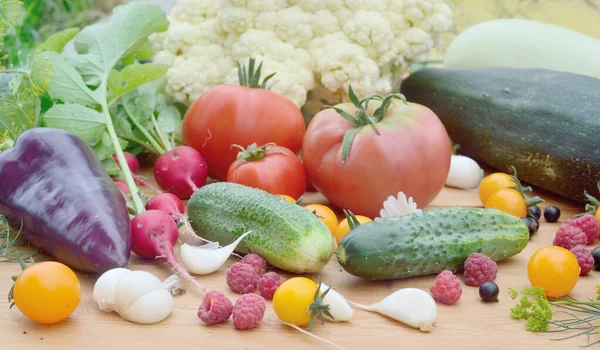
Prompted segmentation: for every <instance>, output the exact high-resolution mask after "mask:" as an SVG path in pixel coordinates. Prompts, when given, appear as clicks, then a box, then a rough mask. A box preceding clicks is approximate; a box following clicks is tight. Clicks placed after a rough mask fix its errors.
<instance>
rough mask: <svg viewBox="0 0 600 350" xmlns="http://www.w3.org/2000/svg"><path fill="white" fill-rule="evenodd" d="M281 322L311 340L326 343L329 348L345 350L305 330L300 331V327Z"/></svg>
mask: <svg viewBox="0 0 600 350" xmlns="http://www.w3.org/2000/svg"><path fill="white" fill-rule="evenodd" d="M281 322H282V323H283V324H285V325H287V326H290V327H292V328H294V329H295V330H297V331H299V332H301V333H304V334H306V335H308V336H309V337H311V338H314V339H317V340H320V341H322V342H324V343H327V344H329V345H331V346H333V347H335V348H336V349H340V350H345V349H344V348H343V347H341V346H339V345H337V344H336V343H334V342H331V341H329V340H327V339H324V338H321V337H319V336H318V335H315V334H312V333H311V332H309V331H306V330H304V329H302V328H300V327H298V326H296V325H295V324H291V323H287V322H283V321H281Z"/></svg>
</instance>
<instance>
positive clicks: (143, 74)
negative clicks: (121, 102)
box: [108, 63, 169, 101]
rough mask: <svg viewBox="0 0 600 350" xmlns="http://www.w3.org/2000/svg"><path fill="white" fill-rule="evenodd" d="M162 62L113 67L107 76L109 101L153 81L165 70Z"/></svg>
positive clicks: (166, 67)
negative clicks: (117, 68) (121, 67)
mask: <svg viewBox="0 0 600 350" xmlns="http://www.w3.org/2000/svg"><path fill="white" fill-rule="evenodd" d="M168 68H169V67H168V66H167V65H164V64H155V63H147V64H138V63H135V64H132V65H129V66H126V67H125V68H123V70H121V71H117V70H115V69H113V70H112V71H111V73H110V75H109V77H108V90H109V98H108V99H109V101H114V100H115V99H117V98H118V97H120V96H122V95H123V94H125V93H127V92H129V91H131V90H133V89H135V88H137V87H139V86H141V85H144V84H146V83H148V82H150V81H154V80H156V79H158V78H160V77H162V76H163V75H165V73H166V72H167V69H168Z"/></svg>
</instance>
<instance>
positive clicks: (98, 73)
mask: <svg viewBox="0 0 600 350" xmlns="http://www.w3.org/2000/svg"><path fill="white" fill-rule="evenodd" d="M168 27H169V21H168V20H167V16H166V14H165V12H164V11H163V10H162V9H161V8H160V6H158V5H154V4H146V3H143V2H131V3H129V4H127V5H121V6H117V7H115V9H114V10H113V15H112V17H111V19H110V20H109V21H108V22H107V23H99V24H94V25H91V26H88V27H86V28H84V29H83V30H82V31H81V32H79V34H77V36H75V43H74V44H75V49H76V50H77V53H79V56H78V57H77V59H75V60H74V62H75V64H76V65H77V70H78V71H79V72H80V73H81V74H82V76H83V77H84V79H85V81H86V83H88V84H91V85H96V84H98V83H100V82H102V81H104V80H105V79H106V77H107V76H108V74H109V73H110V72H111V71H112V69H113V68H114V66H115V65H116V64H117V63H118V62H119V61H120V60H121V59H122V58H123V56H126V55H129V56H131V55H132V51H139V48H140V47H144V44H141V43H143V42H144V41H147V40H148V36H150V35H151V34H153V33H156V32H163V31H165V30H167V28H168Z"/></svg>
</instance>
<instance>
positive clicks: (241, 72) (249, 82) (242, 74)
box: [237, 58, 276, 90]
mask: <svg viewBox="0 0 600 350" xmlns="http://www.w3.org/2000/svg"><path fill="white" fill-rule="evenodd" d="M255 65H256V59H255V58H250V60H249V61H248V69H246V66H245V65H243V64H240V62H239V61H238V62H237V66H238V80H239V83H240V85H241V86H245V87H249V88H251V89H264V90H269V89H270V88H271V87H272V86H273V84H274V83H271V85H269V86H268V87H267V82H268V81H269V80H270V79H271V78H273V76H275V74H276V73H272V74H270V75H268V76H267V77H266V78H264V79H263V81H262V82H261V81H260V74H261V71H262V65H263V63H262V61H261V62H260V64H259V65H258V67H257V68H256V69H254V67H255Z"/></svg>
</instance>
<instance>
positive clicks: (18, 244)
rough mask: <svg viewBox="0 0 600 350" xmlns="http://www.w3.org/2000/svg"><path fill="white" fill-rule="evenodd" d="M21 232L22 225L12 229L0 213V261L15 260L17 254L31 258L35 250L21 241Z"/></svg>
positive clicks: (23, 257)
mask: <svg viewBox="0 0 600 350" xmlns="http://www.w3.org/2000/svg"><path fill="white" fill-rule="evenodd" d="M21 232H22V227H21V228H19V230H13V229H12V228H11V227H10V224H9V222H8V220H7V219H6V218H5V217H4V216H2V215H0V262H17V261H18V260H19V256H20V257H21V258H22V259H24V260H31V258H33V257H34V256H35V255H36V254H37V250H33V249H32V248H31V247H30V245H29V243H25V242H23V240H22V237H21ZM19 248H21V249H19Z"/></svg>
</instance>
